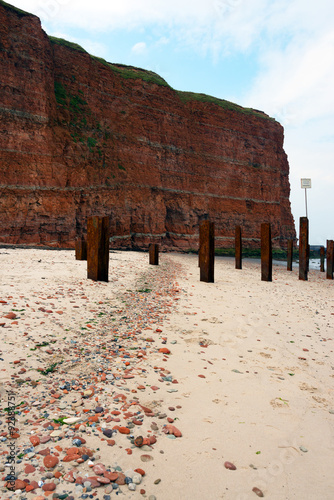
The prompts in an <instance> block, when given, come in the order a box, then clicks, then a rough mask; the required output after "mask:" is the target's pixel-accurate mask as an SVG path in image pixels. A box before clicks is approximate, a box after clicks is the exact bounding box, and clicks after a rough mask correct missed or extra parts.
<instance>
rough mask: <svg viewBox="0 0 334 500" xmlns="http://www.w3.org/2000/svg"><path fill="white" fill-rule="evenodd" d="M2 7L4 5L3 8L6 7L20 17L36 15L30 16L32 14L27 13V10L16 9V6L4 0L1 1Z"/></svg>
mask: <svg viewBox="0 0 334 500" xmlns="http://www.w3.org/2000/svg"><path fill="white" fill-rule="evenodd" d="M0 5H2V6H3V7H5V8H6V9H9V10H12V11H13V12H15V14H17V15H18V16H19V17H23V16H33V15H34V14H30V12H26V11H25V10H21V9H18V8H17V7H14V5H10V4H9V3H6V2H4V1H3V0H0Z"/></svg>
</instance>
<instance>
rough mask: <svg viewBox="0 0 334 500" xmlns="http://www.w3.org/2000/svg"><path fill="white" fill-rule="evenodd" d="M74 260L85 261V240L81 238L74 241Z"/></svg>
mask: <svg viewBox="0 0 334 500" xmlns="http://www.w3.org/2000/svg"><path fill="white" fill-rule="evenodd" d="M75 260H87V240H86V238H84V237H83V236H82V237H81V238H77V239H76V241H75Z"/></svg>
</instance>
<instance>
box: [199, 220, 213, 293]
mask: <svg viewBox="0 0 334 500" xmlns="http://www.w3.org/2000/svg"><path fill="white" fill-rule="evenodd" d="M200 228H201V230H200V234H201V233H202V234H201V237H202V241H201V247H200V281H204V282H206V283H214V261H215V225H214V222H210V221H208V220H206V221H203V222H202V223H201V226H200Z"/></svg>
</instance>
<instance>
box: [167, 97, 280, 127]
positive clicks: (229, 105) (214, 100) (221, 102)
mask: <svg viewBox="0 0 334 500" xmlns="http://www.w3.org/2000/svg"><path fill="white" fill-rule="evenodd" d="M176 92H177V94H178V95H179V97H180V99H181V101H182V102H185V103H186V102H189V101H199V102H207V103H209V104H216V105H217V106H220V107H221V108H223V109H228V110H230V111H237V112H238V113H244V114H246V115H256V116H258V117H260V118H265V119H267V120H272V121H275V120H274V118H271V117H270V116H268V115H266V113H264V112H263V111H259V110H257V109H253V108H244V107H242V106H239V104H235V103H234V102H230V101H225V99H219V98H218V97H213V96H211V95H207V94H196V93H194V92H183V91H181V90H177V91H176Z"/></svg>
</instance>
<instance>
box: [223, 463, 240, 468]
mask: <svg viewBox="0 0 334 500" xmlns="http://www.w3.org/2000/svg"><path fill="white" fill-rule="evenodd" d="M224 467H225V469H229V470H236V469H237V468H236V466H235V465H234V464H232V462H225V463H224Z"/></svg>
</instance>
